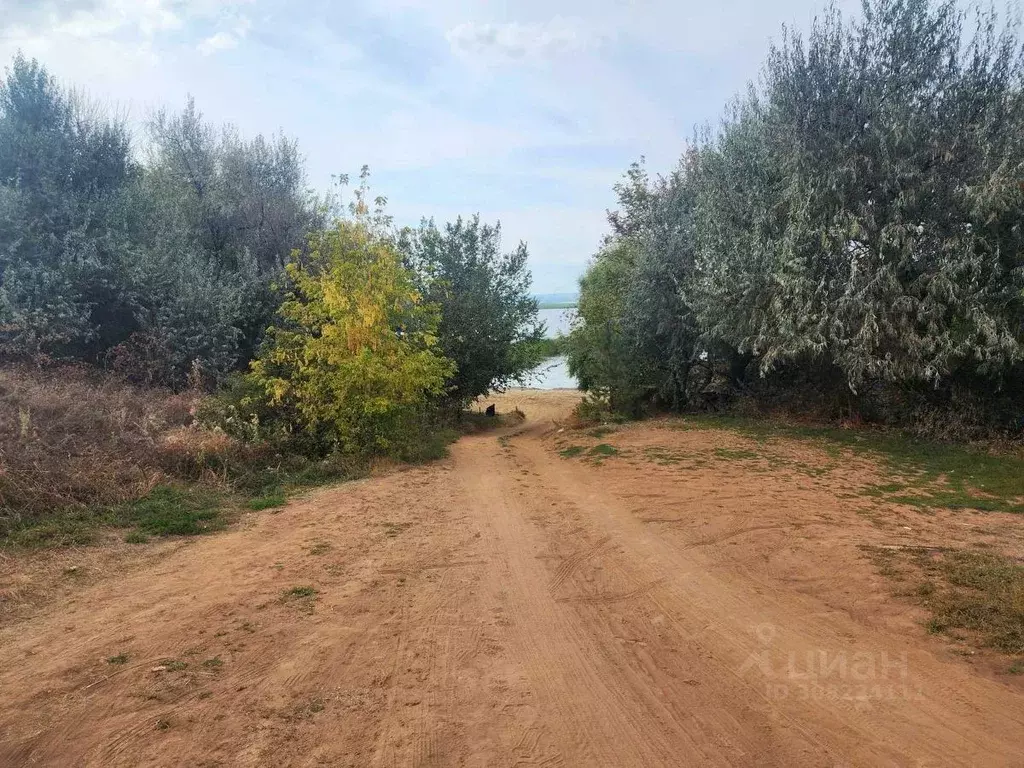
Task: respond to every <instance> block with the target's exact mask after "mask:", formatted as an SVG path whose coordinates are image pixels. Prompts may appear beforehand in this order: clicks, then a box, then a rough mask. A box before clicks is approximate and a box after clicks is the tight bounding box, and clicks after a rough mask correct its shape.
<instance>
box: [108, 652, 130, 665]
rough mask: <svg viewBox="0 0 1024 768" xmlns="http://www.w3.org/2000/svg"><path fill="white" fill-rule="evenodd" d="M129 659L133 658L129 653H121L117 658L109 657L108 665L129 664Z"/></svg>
mask: <svg viewBox="0 0 1024 768" xmlns="http://www.w3.org/2000/svg"><path fill="white" fill-rule="evenodd" d="M129 658H131V657H130V656H129V655H128V654H127V653H119V654H117V656H111V657H109V658H108V659H107V664H127V663H128V659H129Z"/></svg>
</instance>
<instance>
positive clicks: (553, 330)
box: [537, 309, 576, 339]
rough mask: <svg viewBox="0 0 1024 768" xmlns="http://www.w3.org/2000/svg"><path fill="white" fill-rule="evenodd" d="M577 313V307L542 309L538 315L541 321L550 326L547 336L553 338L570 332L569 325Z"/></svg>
mask: <svg viewBox="0 0 1024 768" xmlns="http://www.w3.org/2000/svg"><path fill="white" fill-rule="evenodd" d="M575 313H576V310H575V309H542V310H540V312H538V313H537V315H538V317H539V318H540V320H541V322H543V323H544V324H545V325H547V327H548V333H547V337H548V338H549V339H553V338H555V337H556V336H565V335H567V334H568V333H569V331H570V327H569V326H570V324H571V323H572V317H573V315H574V314H575Z"/></svg>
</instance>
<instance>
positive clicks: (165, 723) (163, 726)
mask: <svg viewBox="0 0 1024 768" xmlns="http://www.w3.org/2000/svg"><path fill="white" fill-rule="evenodd" d="M170 727H171V721H170V720H167V719H165V718H162V717H161V718H160V719H159V720H157V721H156V729H157V730H158V731H166V730H167V729H168V728H170Z"/></svg>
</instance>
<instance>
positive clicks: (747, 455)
mask: <svg viewBox="0 0 1024 768" xmlns="http://www.w3.org/2000/svg"><path fill="white" fill-rule="evenodd" d="M715 456H716V457H717V458H719V459H726V460H727V461H749V460H750V459H756V458H758V453H757V452H756V451H748V450H746V449H744V448H715Z"/></svg>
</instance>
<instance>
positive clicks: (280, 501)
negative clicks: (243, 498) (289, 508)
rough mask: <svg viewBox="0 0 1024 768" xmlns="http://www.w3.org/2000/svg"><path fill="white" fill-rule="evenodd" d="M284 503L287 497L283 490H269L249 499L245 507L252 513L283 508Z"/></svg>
mask: <svg viewBox="0 0 1024 768" xmlns="http://www.w3.org/2000/svg"><path fill="white" fill-rule="evenodd" d="M286 501H288V497H287V496H286V495H285V492H284V489H283V488H271V489H269V490H268V491H267V492H266V493H264V494H263V495H261V496H255V497H253V498H251V499H249V501H248V502H246V506H247V507H248V508H249V509H251V510H253V511H254V512H260V511H262V510H264V509H276V508H277V507H283V506H284V505H285V502H286Z"/></svg>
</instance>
